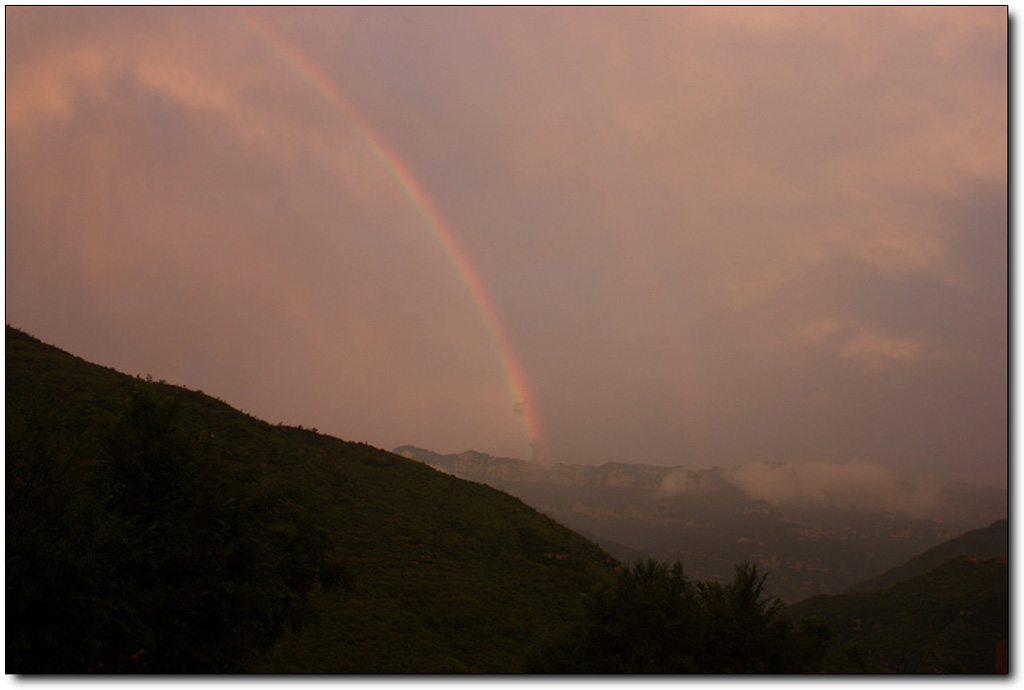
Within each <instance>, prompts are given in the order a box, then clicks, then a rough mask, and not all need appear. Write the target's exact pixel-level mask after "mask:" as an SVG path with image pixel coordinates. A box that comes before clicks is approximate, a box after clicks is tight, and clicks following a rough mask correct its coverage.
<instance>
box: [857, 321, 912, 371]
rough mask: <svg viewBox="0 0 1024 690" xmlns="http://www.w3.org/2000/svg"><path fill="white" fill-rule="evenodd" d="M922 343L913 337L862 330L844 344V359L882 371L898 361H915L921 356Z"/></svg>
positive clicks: (872, 369)
mask: <svg viewBox="0 0 1024 690" xmlns="http://www.w3.org/2000/svg"><path fill="white" fill-rule="evenodd" d="M921 348H922V343H921V342H920V341H919V340H915V339H913V338H904V337H899V336H892V335H887V334H884V333H879V332H878V331H873V330H865V331H861V332H860V333H858V334H857V335H855V336H854V337H852V338H851V339H850V340H849V341H847V343H846V345H844V346H843V349H842V351H841V353H840V354H841V356H842V357H843V359H852V360H854V361H856V362H858V363H859V364H861V365H862V366H863V367H864V368H866V369H869V370H871V371H880V370H882V369H884V368H885V367H886V366H888V365H891V364H896V363H908V362H913V361H914V360H916V359H917V358H918V357H919V356H920V352H921Z"/></svg>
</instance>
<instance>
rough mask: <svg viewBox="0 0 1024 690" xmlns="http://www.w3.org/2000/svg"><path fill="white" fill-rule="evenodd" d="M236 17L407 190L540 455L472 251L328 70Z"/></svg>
mask: <svg viewBox="0 0 1024 690" xmlns="http://www.w3.org/2000/svg"><path fill="white" fill-rule="evenodd" d="M236 17H237V18H238V20H239V22H240V23H241V24H242V26H243V27H244V28H245V29H246V30H247V31H248V32H249V33H250V34H251V35H252V36H254V37H255V38H257V39H258V40H259V41H260V42H261V43H263V44H265V45H266V46H267V47H269V48H270V50H271V51H272V52H273V53H274V54H275V55H276V56H277V57H279V58H280V59H281V61H282V62H283V63H284V64H285V65H287V66H288V67H289V68H290V69H291V70H292V71H293V72H294V73H295V74H296V75H297V76H298V77H299V78H300V79H302V81H304V82H305V83H306V84H308V85H309V86H311V87H312V88H313V89H314V90H315V91H316V92H317V93H319V94H320V96H321V97H323V98H324V99H325V100H326V101H327V102H328V103H329V104H330V105H332V106H333V107H334V108H336V109H337V110H338V112H339V113H340V114H341V116H342V117H343V118H344V120H345V121H346V123H347V124H348V125H349V128H350V129H351V130H352V131H353V132H354V133H355V134H356V135H357V136H358V137H359V139H360V141H361V142H362V143H363V145H364V146H365V147H366V149H367V150H368V151H369V152H370V153H371V154H372V155H373V157H374V158H376V159H377V162H378V163H379V164H380V166H381V168H383V169H384V171H385V172H386V173H387V174H388V175H389V176H390V177H391V179H392V180H394V181H395V183H396V184H397V186H398V188H399V189H401V190H402V193H403V194H405V197H406V198H407V199H408V200H409V202H410V203H411V204H412V207H413V208H414V209H415V210H416V213H417V214H419V217H420V219H421V220H422V221H423V223H424V225H426V226H427V227H428V228H429V229H430V231H431V233H432V234H433V235H434V238H435V239H436V240H437V242H438V244H440V245H441V248H442V249H443V250H444V252H445V254H446V255H447V256H448V259H449V260H450V261H451V263H452V265H453V266H454V267H455V270H456V272H457V273H458V274H459V276H460V277H461V279H462V282H463V283H464V284H465V286H466V289H467V290H468V291H469V295H470V297H471V298H472V300H473V302H474V304H475V305H476V309H477V311H478V312H479V314H480V316H481V318H482V320H483V323H484V326H485V327H486V330H487V333H488V335H489V336H490V338H491V341H492V343H493V345H494V348H495V350H496V351H497V353H498V358H499V359H500V361H501V364H502V367H503V368H504V370H505V379H506V382H507V385H508V388H509V392H510V394H511V396H512V399H513V403H514V406H515V407H514V409H515V411H516V413H517V414H519V415H521V417H522V419H523V423H524V424H525V427H526V433H527V435H528V437H529V442H530V449H531V452H532V453H534V454H535V455H536V454H537V453H539V452H540V449H541V447H542V444H543V442H544V434H543V432H542V427H541V424H540V420H539V419H538V417H537V414H536V412H535V411H534V409H533V404H532V402H531V400H530V396H529V394H528V389H527V385H526V378H525V377H524V375H523V372H522V369H521V367H520V366H519V362H518V361H517V359H516V357H515V355H514V354H513V352H512V349H511V348H510V347H509V344H508V338H507V337H506V336H505V330H504V328H502V325H501V321H500V320H499V319H498V312H497V310H496V309H495V308H494V304H493V302H492V301H491V298H490V295H489V294H488V292H487V290H486V289H485V288H484V285H483V283H482V282H481V280H480V276H479V275H477V272H476V270H475V269H474V268H473V264H472V263H470V261H469V258H468V257H467V256H466V253H465V252H464V251H463V250H462V247H461V246H460V245H459V243H458V241H456V239H455V236H454V235H453V234H452V231H451V229H450V228H449V227H448V225H447V224H446V223H445V222H444V219H443V218H442V217H441V214H440V213H439V212H438V210H437V208H436V207H435V206H434V204H433V202H432V201H431V200H430V197H429V196H428V195H427V193H426V192H425V191H424V189H423V186H422V185H421V184H420V183H419V182H418V181H417V180H416V178H415V177H414V176H413V175H412V173H411V172H409V169H408V167H407V166H406V165H405V163H403V162H402V159H401V158H399V157H398V155H397V154H395V153H394V152H393V151H391V150H390V149H389V148H388V146H387V145H386V144H385V143H384V141H383V139H381V137H380V136H378V135H376V134H375V133H374V131H373V128H372V127H370V125H369V124H368V123H367V122H365V121H364V120H363V118H362V117H360V115H359V113H358V112H356V110H355V108H353V107H352V105H351V104H350V103H349V102H348V100H347V99H346V98H345V96H344V95H343V94H342V93H341V90H340V89H339V88H338V87H337V86H336V85H335V84H334V82H333V81H332V80H331V79H330V77H328V76H327V75H326V74H325V73H324V72H323V70H321V69H320V68H319V67H317V65H316V64H314V63H313V62H311V61H310V60H309V59H308V58H307V57H306V56H304V55H303V54H302V53H301V52H300V51H299V50H298V49H297V48H295V47H294V46H293V45H291V44H290V43H289V42H288V41H287V40H286V39H285V38H284V37H282V36H280V35H278V34H277V33H275V32H273V31H272V30H271V29H270V28H269V27H267V26H266V25H264V24H263V23H262V22H259V21H258V20H256V19H255V18H253V17H251V16H249V15H247V14H245V13H243V12H241V11H239V12H237V13H236Z"/></svg>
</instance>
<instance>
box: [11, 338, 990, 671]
mask: <svg viewBox="0 0 1024 690" xmlns="http://www.w3.org/2000/svg"><path fill="white" fill-rule="evenodd" d="M6 390H7V399H6V413H7V422H6V426H7V429H6V431H7V441H6V460H7V463H6V467H7V470H6V471H7V482H6V487H7V488H6V505H7V511H6V520H7V525H6V539H7V542H6V569H7V570H6V603H7V635H6V640H7V645H6V655H7V656H6V658H7V665H6V668H7V671H8V672H9V673H60V672H69V673H81V672H162V671H163V672H167V671H169V672H231V671H258V672H274V673H288V672H352V673H378V672H388V673H423V672H444V673H452V672H496V673H504V672H520V671H526V670H532V671H545V672H553V673H554V672H558V673H561V672H576V673H585V672H599V673H616V672H651V673H658V672H662V673H669V672H710V673H727V672H739V673H772V672H801V671H814V670H819V669H820V670H826V671H829V670H838V671H852V672H856V671H864V670H868V671H873V670H910V669H917V668H923V669H925V670H972V669H974V668H976V667H977V668H981V665H982V662H983V661H984V659H982V656H984V654H980V653H979V654H977V655H975V656H970V655H967V654H958V655H956V654H954V655H949V654H946V652H945V651H944V650H946V649H947V648H949V647H963V648H966V647H967V646H969V644H968V643H969V642H978V640H973V639H972V640H968V642H965V640H967V639H968V638H971V637H972V636H974V637H978V636H981V633H979V632H978V631H981V630H984V631H985V633H984V635H983V636H981V637H983V638H984V639H981V641H980V644H979V645H975V646H976V647H977V648H979V649H982V648H984V647H985V646H986V645H987V646H988V647H989V648H990V647H991V645H992V644H994V643H995V642H998V639H996V640H995V642H992V641H991V640H990V639H989V638H990V637H991V636H992V635H993V634H995V635H998V634H1000V633H999V631H1002V633H1001V634H1002V636H1003V637H1005V630H1006V618H1007V607H1006V583H1005V573H1006V566H1005V559H1004V560H1003V561H1002V570H1001V571H1000V570H999V568H998V566H992V565H991V564H977V563H968V562H963V563H959V562H957V563H954V564H952V565H951V567H952V570H950V571H949V572H946V571H943V570H942V569H939V570H936V571H934V572H931V573H929V574H928V575H926V576H923V578H925V579H922V578H917V579H915V580H912V581H910V582H908V583H905V584H906V585H910V584H911V583H917V584H914V585H913V586H912V587H911V588H910V589H906V588H903V589H900V587H903V585H900V586H897V587H893V588H891V589H887V590H880V591H877V592H865V593H859V594H856V595H848V596H851V597H852V596H859V597H866V598H864V599H858V600H856V601H855V602H854V604H850V607H846V608H844V607H845V606H846V604H845V603H842V602H843V601H846V600H842V601H841V600H840V598H836V597H818V598H815V599H811V600H809V601H808V602H804V604H806V606H803V608H800V607H799V606H798V607H791V608H788V609H784V608H782V606H781V603H780V602H779V601H778V600H777V599H774V598H772V597H768V596H766V591H767V590H766V589H765V576H764V575H763V574H761V573H759V572H758V570H757V568H755V567H754V566H750V565H743V566H740V567H738V568H737V570H736V572H735V576H734V578H733V579H732V580H731V581H729V582H722V583H720V582H712V581H702V580H699V579H693V578H691V577H687V576H685V575H684V574H683V570H682V567H681V566H680V565H678V564H677V565H675V566H672V567H669V566H668V565H665V564H663V563H661V562H658V561H655V560H645V561H640V562H637V563H634V564H632V565H626V566H618V564H617V563H616V562H615V561H614V560H613V559H612V558H611V557H609V556H608V555H607V554H606V553H605V552H604V551H602V550H601V549H599V548H598V547H597V546H595V545H594V544H593V543H592V542H589V541H587V540H586V539H584V538H582V537H580V536H579V535H577V534H575V533H573V532H571V531H570V530H568V529H567V528H565V527H562V526H561V525H559V524H557V523H556V522H554V521H553V520H551V519H550V518H548V517H546V516H544V515H541V514H540V513H538V512H537V511H535V510H533V509H531V508H528V507H527V506H526V505H525V504H523V503H522V502H521V501H520V500H518V499H516V498H513V497H511V496H508V495H507V494H504V493H502V492H501V491H497V490H495V489H491V488H488V487H486V486H483V485H481V484H476V483H473V482H468V481H464V480H460V479H457V478H455V477H452V476H449V475H446V474H443V473H440V472H437V471H435V470H433V469H431V468H429V467H427V466H425V465H423V464H421V463H418V462H414V461H411V460H407V459H405V458H402V457H399V456H396V455H393V454H391V453H386V452H383V451H380V450H377V449H375V448H371V447H370V446H367V445H365V444H361V443H349V442H345V441H341V440H338V439H335V438H331V437H328V436H325V435H321V434H318V433H317V432H316V431H314V430H305V429H302V428H294V427H287V426H282V425H272V424H268V423H266V422H263V421H260V420H258V419H255V418H253V417H251V416H249V415H246V414H244V413H241V412H239V411H237V410H234V409H232V408H230V407H229V406H227V405H226V404H224V403H222V402H220V401H218V400H216V399H214V398H211V397H209V396H207V395H204V394H202V393H201V392H197V391H189V390H186V389H184V388H180V387H175V386H170V385H166V384H163V383H158V382H153V381H150V380H148V379H142V378H141V377H131V376H127V375H124V374H120V373H118V372H116V371H114V370H112V369H107V368H103V367H99V366H96V365H93V364H89V363H87V362H85V361H84V360H81V359H79V358H77V357H73V356H71V355H69V354H67V353H65V352H62V351H60V350H58V349H57V348H54V347H51V346H48V345H44V344H43V343H41V342H39V341H38V340H36V339H34V338H32V337H30V336H28V335H26V334H24V333H22V332H20V331H17V330H15V329H12V328H10V327H8V328H7V332H6ZM975 566H977V567H975ZM982 571H984V573H985V574H984V577H987V578H989V579H987V580H985V579H983V578H982V579H979V577H981V573H982ZM1000 573H1001V575H1000ZM999 576H1001V577H1002V578H1003V579H1002V580H1001V581H1000V580H998V577H999ZM928 578H931V579H928ZM992 578H995V579H992ZM985 582H987V583H988V584H983V583H985ZM915 587H916V588H917V589H914V588H915ZM979 588H980V589H979ZM970 591H977V592H980V594H979V595H978V596H977V597H975V598H973V599H972V598H971V597H970V596H969V595H968V594H966V592H970ZM878 596H884V597H888V598H886V599H884V600H882V601H881V602H879V601H877V600H876V599H872V597H878ZM1000 607H1001V608H1000ZM954 609H955V610H956V612H957V613H956V615H957V616H959V618H958V619H957V620H956V621H952V622H950V621H951V618H950V617H951V616H953V611H954ZM897 611H904V612H905V614H903V617H896V618H893V617H892V616H891V615H890V614H892V613H893V612H897ZM940 613H941V615H940ZM887 615H889V616H890V617H889V618H886V616H887ZM926 616H927V617H928V618H927V620H925V617H926ZM943 616H944V617H943ZM823 620H824V621H828V622H829V623H830V624H831V625H832V626H833V627H834V628H835V633H834V638H835V642H834V643H833V645H832V647H831V651H830V652H827V650H828V649H829V647H828V640H829V629H828V626H827V625H825V624H824V623H823V622H822V621H823ZM851 621H855V623H851ZM873 621H877V623H876V622H873ZM921 626H926V627H921ZM928 626H930V627H928ZM937 626H938V627H937ZM1000 626H1001V627H1000ZM866 631H870V632H871V635H874V637H872V636H866V635H867V633H866ZM924 631H927V633H926V632H924ZM993 631H995V632H993ZM921 640H924V641H925V643H924V644H923V645H922V644H918V646H923V647H924V648H923V649H914V645H915V643H918V642H919V641H921ZM943 645H945V646H943ZM826 652H827V655H826ZM915 655H918V656H921V655H923V656H921V658H922V664H923V665H916V666H915V665H913V664H912V663H911V661H913V663H917V662H916V661H914V660H915V659H917V657H916V656H915ZM929 655H930V656H929ZM988 658H989V660H991V656H989V657H988ZM936 663H938V664H941V667H940V668H938V669H936V667H935V664H936ZM989 665H991V664H989ZM982 670H986V671H987V670H991V669H990V668H989V667H987V666H986V667H985V668H984V669H982Z"/></svg>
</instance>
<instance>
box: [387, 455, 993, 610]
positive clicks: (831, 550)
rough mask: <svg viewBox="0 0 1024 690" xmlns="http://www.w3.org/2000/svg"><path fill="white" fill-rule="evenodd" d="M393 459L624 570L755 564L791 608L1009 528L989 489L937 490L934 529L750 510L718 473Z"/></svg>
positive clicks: (754, 503) (858, 512)
mask: <svg viewBox="0 0 1024 690" xmlns="http://www.w3.org/2000/svg"><path fill="white" fill-rule="evenodd" d="M394 452H395V453H396V454H398V455H402V456H404V457H406V458H409V459H412V460H417V461H419V462H422V463H425V464H427V465H429V466H431V467H433V468H435V469H437V470H439V471H441V472H445V473H447V474H451V475H454V476H456V477H459V478H461V479H468V480H470V481H475V482H480V483H483V484H487V485H489V486H492V487H495V488H498V489H500V490H502V491H505V492H507V493H509V494H511V495H513V496H516V497H518V498H520V499H522V500H523V501H524V502H526V503H527V504H528V505H530V506H533V507H534V508H536V509H538V510H540V511H541V512H543V513H546V514H547V515H550V516H551V517H553V518H555V519H556V520H558V521H559V522H561V523H562V524H564V525H566V526H567V527H569V528H571V529H573V530H575V531H577V532H579V533H581V534H583V535H585V536H587V537H589V538H591V539H593V540H594V541H595V542H597V543H598V544H600V545H601V546H602V547H604V548H605V550H607V551H608V552H609V553H611V554H612V555H614V556H616V557H617V558H620V559H623V560H636V559H638V558H642V557H645V556H648V555H650V556H654V557H656V558H659V559H662V560H667V561H674V560H676V559H678V560H680V561H682V563H683V566H684V568H685V569H686V571H687V572H688V573H689V574H690V575H692V576H693V577H697V578H705V579H719V580H726V579H728V578H730V577H732V574H733V567H734V565H735V564H736V563H739V562H742V561H752V562H754V563H757V564H758V565H759V567H761V568H762V569H763V570H764V571H765V572H767V573H768V574H769V578H768V588H769V590H770V591H772V593H773V594H775V595H776V596H779V597H780V598H782V599H783V600H784V601H790V602H795V601H799V600H801V599H804V598H807V597H810V596H813V595H817V594H835V593H839V592H842V591H843V590H844V589H846V588H847V587H849V586H851V585H853V584H854V583H857V582H860V581H862V580H865V579H867V578H869V577H872V576H874V575H877V574H878V573H880V572H883V571H886V570H888V569H890V568H894V567H896V566H898V565H900V564H901V563H903V562H904V561H906V560H907V559H908V558H910V557H911V556H913V555H915V554H919V553H921V552H923V551H926V550H927V549H929V548H932V547H933V546H936V545H937V544H939V543H940V542H943V541H944V540H947V539H950V538H952V537H955V536H957V535H959V534H961V533H963V532H964V531H965V530H967V529H971V528H975V527H978V526H980V525H985V524H989V523H990V522H992V521H993V520H996V519H999V518H1003V517H1005V516H1006V492H1005V490H999V489H994V488H993V489H988V488H978V487H965V486H957V485H950V486H947V487H944V489H943V492H944V493H943V495H944V499H945V500H944V505H946V506H948V508H949V516H950V517H949V519H947V520H945V521H938V520H930V519H922V518H913V517H907V516H903V515H900V514H898V513H895V512H880V511H871V510H866V509H855V508H850V507H846V508H839V507H835V506H829V505H824V504H822V503H814V502H809V501H804V502H802V503H792V504H786V505H775V504H772V503H769V502H767V501H764V500H755V499H752V498H751V497H750V496H749V495H748V494H747V493H746V492H745V491H743V490H742V489H741V488H740V487H739V486H737V485H736V484H735V483H733V482H732V481H730V479H729V475H728V472H727V471H726V470H724V469H723V468H717V467H713V468H708V469H703V470H687V469H684V468H681V467H664V466H658V465H640V464H627V463H608V464H604V465H600V466H589V465H565V464H554V465H544V464H541V463H533V462H527V461H524V460H519V459H515V458H502V457H494V456H491V455H488V454H487V453H480V452H476V451H466V452H464V453H459V454H451V455H440V454H437V453H433V452H431V451H429V450H425V449H422V448H417V447H415V446H399V447H398V448H395V449H394ZM669 484H671V485H672V486H673V487H675V488H676V489H677V490H675V491H668V490H666V488H667V485H669ZM680 486H682V487H685V488H686V490H685V491H679V490H678V487H680Z"/></svg>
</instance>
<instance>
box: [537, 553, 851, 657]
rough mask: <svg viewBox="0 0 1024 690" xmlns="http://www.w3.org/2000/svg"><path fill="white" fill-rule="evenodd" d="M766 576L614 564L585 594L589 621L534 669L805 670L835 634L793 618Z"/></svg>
mask: <svg viewBox="0 0 1024 690" xmlns="http://www.w3.org/2000/svg"><path fill="white" fill-rule="evenodd" d="M764 582H765V576H764V575H759V574H758V572H757V566H754V565H751V564H746V563H745V564H742V565H739V566H737V567H736V575H735V577H734V578H733V580H732V581H731V582H729V583H727V584H722V583H719V582H713V581H700V580H691V579H689V578H688V577H686V575H684V574H683V567H682V565H681V564H680V563H679V562H678V561H677V562H676V563H675V564H674V565H673V566H671V567H669V566H667V565H666V564H664V563H662V562H660V561H658V560H656V559H653V558H649V559H647V560H644V561H638V562H636V563H633V564H632V565H631V566H626V567H623V568H621V569H620V571H619V575H618V578H617V579H616V581H615V582H614V583H613V584H611V585H608V586H605V587H603V588H601V589H599V590H597V591H596V592H594V593H593V594H591V595H590V596H588V597H586V599H585V605H586V615H585V618H584V619H583V620H582V621H581V622H580V623H578V624H577V625H576V626H575V627H573V628H572V629H571V630H570V631H568V633H566V634H564V635H563V636H561V637H559V638H557V639H555V640H553V641H551V642H550V643H549V644H548V646H547V647H546V648H544V649H543V650H542V651H541V652H540V654H539V656H538V658H537V659H536V660H535V661H534V663H533V665H532V670H534V671H538V672H547V673H552V672H554V673H560V672H569V673H806V672H810V671H817V670H818V669H819V668H820V664H821V661H822V659H823V658H824V656H825V653H826V651H827V649H828V646H829V640H830V638H831V632H830V630H829V628H828V625H827V624H826V623H824V621H822V620H820V619H814V618H803V619H799V620H798V619H795V618H792V617H791V616H788V615H785V614H783V613H782V607H783V605H782V603H781V602H780V601H779V600H778V599H775V598H769V597H766V596H765V594H764Z"/></svg>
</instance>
